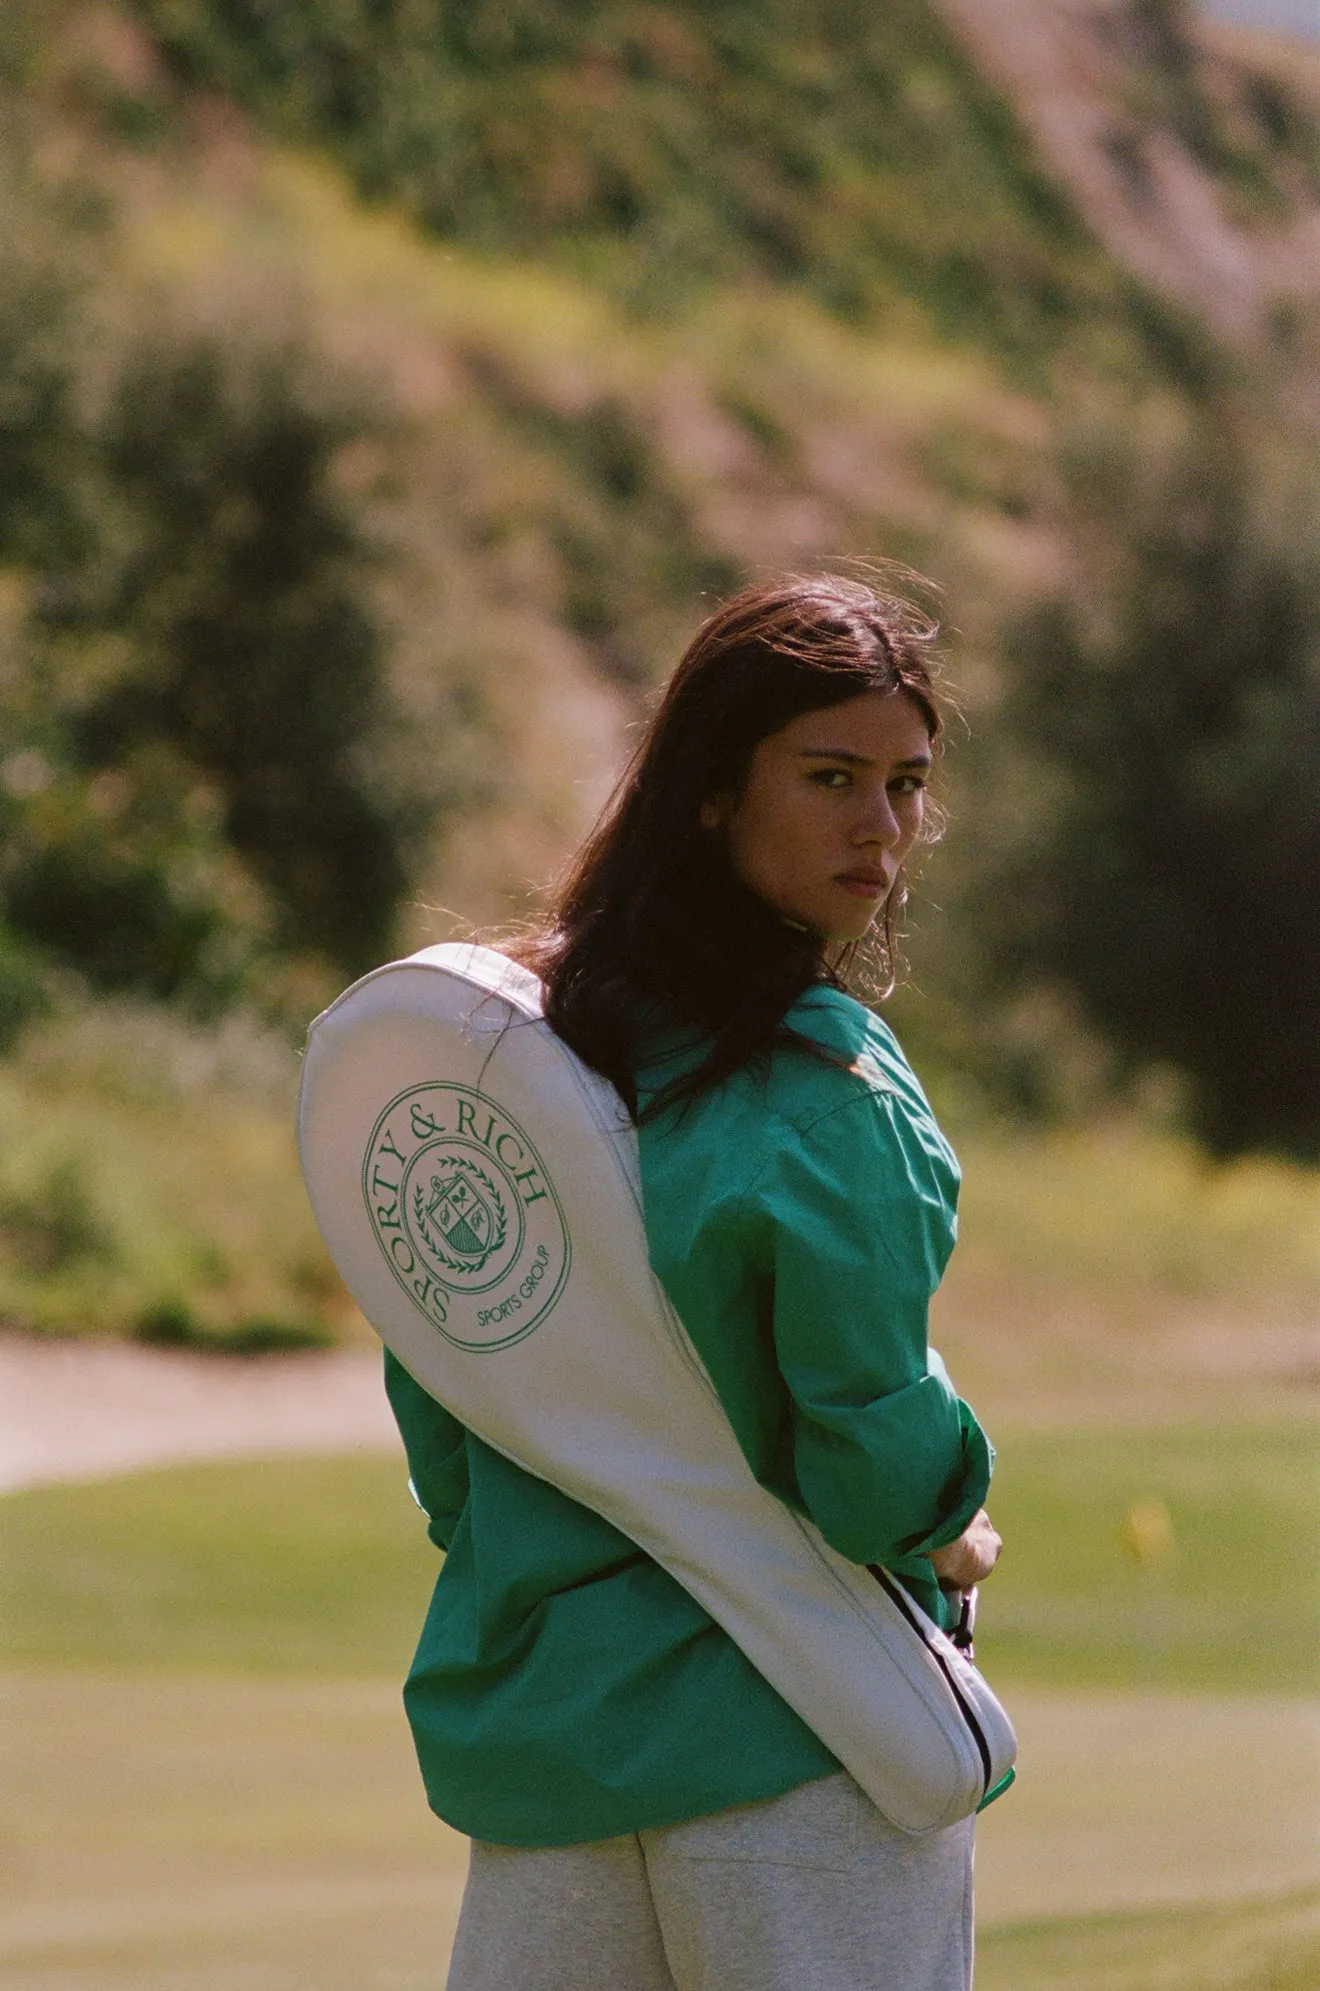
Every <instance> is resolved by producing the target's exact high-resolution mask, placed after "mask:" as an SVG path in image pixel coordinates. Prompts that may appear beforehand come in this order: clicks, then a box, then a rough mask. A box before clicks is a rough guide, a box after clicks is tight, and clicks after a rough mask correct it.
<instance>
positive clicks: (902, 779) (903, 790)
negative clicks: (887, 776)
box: [889, 774, 926, 795]
mask: <svg viewBox="0 0 1320 1991" xmlns="http://www.w3.org/2000/svg"><path fill="white" fill-rule="evenodd" d="M925 786H926V784H925V782H924V781H923V779H922V777H921V776H920V775H919V774H900V776H899V777H898V780H897V781H891V782H890V784H889V792H890V794H891V795H920V794H921V792H922V790H923V789H924V788H925Z"/></svg>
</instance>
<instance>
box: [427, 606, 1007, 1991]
mask: <svg viewBox="0 0 1320 1991" xmlns="http://www.w3.org/2000/svg"><path fill="white" fill-rule="evenodd" d="M932 633H933V632H932V631H931V630H930V629H929V628H928V627H927V626H925V625H923V624H922V623H921V622H920V620H919V619H918V618H917V617H915V616H914V615H913V614H912V612H911V611H910V610H908V609H907V608H906V607H904V606H903V605H902V604H900V603H897V602H895V601H893V600H890V599H888V598H886V597H885V596H883V595H881V594H880V593H878V592H876V591H875V590H873V589H872V588H870V587H867V586H865V585H863V584H862V583H860V582H856V581H851V580H843V579H839V578H835V577H824V578H818V579H810V580H790V581H787V582H784V583H782V584H780V585H776V586H769V587H761V588H754V589H750V590H748V591H747V592H746V593H744V594H742V595H740V596H738V597H737V598H736V599H735V600H733V601H731V602H729V603H728V604H727V605H726V606H725V607H724V608H722V609H721V610H719V611H718V613H716V614H715V615H714V616H712V617H711V618H710V620H709V621H708V622H707V623H706V624H705V625H704V626H703V627H702V629H701V630H700V631H699V632H698V634H697V636H696V638H695V639H694V641H693V643H692V644H691V646H690V647H689V649H688V651H687V653H686V654H685V656H684V657H683V659H682V661H681V662H680V664H679V666H678V669H677V671H676V672H675V675H674V677H673V679H672V681H671V683H670V685H669V687H668V689H667V691H666V693H665V695H664V698H663V699H662V701H661V704H660V707H659V709H658V711H657V713H656V715H655V718H654V720H653V721H652V723H651V725H650V727H649V728H648V730H647V732H646V735H645V737H644V739H643V740H642V743H641V745H640V746H639V748H638V750H637V752H636V754H635V756H634V758H633V760H632V763H631V765H630V767H629V768H628V770H627V772H626V774H625V776H624V778H623V781H622V782H621V784H620V786H619V789H618V790H617V792H616V794H615V796H614V798H613V800H612V802H611V803H610V805H609V807H608V808H607V810H606V812H605V815H604V816H603V818H602V820H601V822H600V824H599V825H598V827H597V829H596V830H595V832H594V833H593V835H592V836H591V838H590V839H589V841H588V843H587V844H586V846H585V848H584V850H583V851H582V853H581V855H580V856H579V858H578V860H577V863H576V865H575V867H574V869H573V871H572V874H571V876H570V877H569V879H568V881H567V884H566V886H565V887H564V889H563V891H562V893H561V894H560V897H559V900H558V903H557V905H556V907H555V908H554V910H553V912H552V914H551V916H550V918H549V919H548V920H547V922H546V924H545V927H544V929H543V930H542V932H541V933H540V934H539V935H538V936H537V937H536V938H535V939H534V940H532V941H531V942H529V943H527V944H525V945H524V946H523V947H522V949H521V950H520V953H521V958H522V959H523V961H524V962H525V963H526V964H527V965H528V966H530V967H532V968H534V969H535V970H536V971H537V973H538V974H539V975H540V976H541V979H542V981H543V984H544V987H545V998H546V1012H547V1015H548V1017H549V1020H550V1022H551V1024H552V1026H553V1027H554V1029H555V1030H556V1031H557V1032H558V1033H559V1035H560V1036H561V1037H562V1038H563V1039H564V1040H565V1041H566V1042H567V1043H568V1044H569V1045H570V1046H571V1047H572V1048H573V1049H574V1050H575V1051H576V1052H577V1053H578V1055H579V1056H580V1057H582V1058H583V1059H585V1061H586V1062H587V1063H588V1064H590V1065H592V1066H593V1067H594V1068H595V1069H596V1070H597V1071H599V1072H601V1073H603V1074H604V1075H605V1076H606V1077H607V1078H608V1079H609V1080H610V1081H611V1082H612V1083H613V1084H614V1085H615V1086H616V1087H617V1088H618V1090H619V1092H620V1093H621V1094H622V1096H623V1097H624V1099H625V1100H626V1101H627V1103H628V1105H629V1108H630V1110H631V1111H632V1112H633V1114H634V1117H635V1118H636V1120H637V1124H638V1136H639V1144H640V1153H641V1168H642V1182H643V1196H644V1205H645V1215H646V1227H647V1240H648V1246H649V1251H650V1257H651V1262H652V1265H653V1266H654V1268H655V1271H656V1273H657V1275H658V1277H659V1279H660V1281H661V1283H662V1284H663V1286H664V1287H665V1290H666V1292H667V1293H668V1295H669V1297H670V1299H671V1301H672V1302H673V1305H674V1307H675V1309H676V1311H677V1313H678V1315H679V1317H680V1319H681V1320H682V1321H683V1323H684V1325H685V1327H686V1329H687V1331H688V1334H689V1335H690V1337H691V1339H692V1341H693V1342H694V1343H695V1345H696V1347H697V1349H698V1350H699V1352H700V1354H701V1356H702V1358H703V1361H704V1362H705V1364H706V1367H707V1369H708V1370H709V1373H710V1376H711V1379H712V1381H713V1382H714V1385H715V1388H716V1390H717V1392H718V1394H719V1396H720V1398H721V1401H722V1403H723V1405H724V1408H725V1410H726V1411H727V1414H728V1416H729V1419H730V1422H731V1424H732V1425H733V1427H734V1430H735V1432H736V1434H737V1436H738V1439H739V1442H740V1444H741V1446H742V1449H743V1451H744V1453H745V1455H746V1457H747V1459H748V1461H749V1463H750V1464H751V1466H752V1468H753V1470H754V1471H755V1473H756V1475H757V1477H758V1478H759V1479H760V1480H761V1482H762V1483H763V1484H764V1485H766V1486H767V1487H769V1488H770V1489H771V1490H772V1491H774V1492H775V1493H776V1494H777V1495H779V1496H780V1497H781V1498H782V1499H783V1500H784V1501H786V1502H787V1503H789V1504H790V1505H791V1506H792V1507H794V1508H796V1509H797V1510H798V1511H801V1512H805V1513H806V1514H808V1515H809V1516H810V1517H811V1519H812V1520H813V1521H814V1522H815V1523H816V1524H817V1526H818V1527H819V1528H820V1529H821V1531H822V1533H823V1534H824V1535H825V1537H826V1539H827V1540H828V1541H829V1542H830V1543H831V1545H832V1546H833V1547H834V1548H836V1549H837V1550H839V1551H840V1552H841V1553H842V1554H843V1555H845V1556H847V1557H848V1558H849V1559H850V1560H852V1561H854V1562H857V1563H865V1564H882V1565H883V1566H884V1567H885V1568H887V1569H888V1570H890V1571H891V1572H893V1573H894V1574H895V1575H896V1576H897V1577H898V1579H899V1580H900V1581H901V1582H902V1583H903V1584H904V1585H905V1586H906V1587H907V1589H908V1590H909V1592H910V1593H911V1594H912V1595H913V1596H914V1597H915V1598H916V1599H917V1600H918V1602H919V1603H920V1604H921V1605H922V1606H923V1607H924V1608H925V1609H926V1610H927V1611H928V1612H929V1613H930V1615H931V1616H932V1617H935V1618H936V1619H937V1621H939V1622H941V1623H943V1624H945V1625H946V1626H949V1625H950V1624H951V1623H952V1622H953V1621H954V1619H955V1618H956V1615H957V1605H958V1593H959V1592H960V1591H962V1590H963V1589H965V1588H967V1587H969V1586H971V1585H972V1584H974V1583H976V1582H978V1581H979V1580H980V1579H982V1578H983V1577H985V1576H986V1575H988V1574H989V1572H990V1569H991V1568H992V1567H993V1564H994V1561H995V1558H996V1556H997V1554H998V1549H999V1540H998V1537H997V1536H996V1534H995V1532H994V1530H993V1528H992V1527H991V1525H990V1523H989V1521H988V1519H987V1517H986V1515H985V1512H984V1510H983V1508H982V1505H981V1503H982V1500H983V1498H984V1495H985V1490H986V1486H987V1483H988V1480H989V1475H990V1463H991V1454H990V1449H989V1446H988V1444H987V1442H986V1440H985V1438H984V1436H983V1434H982V1432H981V1431H980V1428H979V1426H978V1425H977V1423H976V1420H975V1418H974V1416H973V1415H972V1413H971V1411H970V1410H969V1409H968V1408H967V1406H966V1405H965V1404H963V1403H961V1402H960V1401H959V1399H958V1398H957V1397H956V1396H955V1395H954V1393H953V1390H952V1388H951V1386H950V1384H949V1381H948V1378H947V1376H946V1374H945V1371H944V1368H943V1365H942V1363H941V1362H940V1360H939V1357H938V1356H937V1355H936V1354H935V1353H934V1352H933V1351H932V1350H931V1349H930V1348H929V1347H928V1344H927V1340H926V1313H927V1306H928V1302H929V1299H930V1295H931V1293H932V1292H933V1290H934V1288H935V1286H936V1284H937V1283H938V1280H939V1278H940V1275H941V1273H942V1271H943V1268H944V1264H945V1262H946V1260H947V1257H948V1254H949V1251H950V1249H951V1247H952V1242H953V1234H954V1204H955V1198H956V1190H957V1166H956V1163H955V1161H954V1158H953V1155H952V1153H951V1151H950V1150H949V1148H948V1146H947V1144H946V1142H945V1141H944V1139H943V1136H942V1135H941V1134H940V1132H939V1130H938V1128H937V1127H936V1125H935V1122H934V1120H933V1118H932V1116H931V1113H930V1109H929V1107H928V1105H927V1103H926V1101H925V1098H924V1096H923V1094H922V1092H921V1089H920V1087H919V1085H918V1083H917V1081H916V1079H915V1077H914V1076H913V1074H912V1072H911V1070H910V1068H909V1067H908V1065H907V1063H906V1061H905V1060H904V1058H903V1055H902V1053H901V1051H900V1050H899V1047H898V1045H897V1043H896V1042H895V1040H894V1038H893V1036H892V1034H891V1033H890V1031H889V1030H888V1029H887V1028H886V1027H885V1025H884V1024H883V1023H881V1022H880V1021H879V1020H878V1019H877V1018H876V1017H875V1016H874V1015H872V1014H871V1013H870V1012H869V1011H868V1010H866V1009H865V1008H863V1006H862V1005H861V1004H860V1003H858V1002H857V1001H855V1000H854V999H853V998H852V997H851V996H849V995H848V994H846V993H845V991H844V988H843V983H842V977H843V974H844V972H845V969H846V967H847V966H848V965H849V963H850V961H851V959H852V958H853V956H854V954H855V953H856V951H857V949H858V946H859V943H861V942H862V941H863V939H864V937H865V936H866V935H867V934H868V932H870V931H871V930H872V929H873V928H875V929H876V934H877V943H878V946H879V948H880V951H881V952H882V954H883V955H884V957H885V961H886V964H887V965H889V964H891V963H892V953H893V940H894V922H895V917H896V914H897V911H898V909H899V907H900V905H901V902H902V896H903V865H904V862H905V860H906V858H907V856H908V854H909V852H910V851H911V850H912V849H913V847H914V845H915V844H916V843H917V841H918V840H919V838H920V837H921V834H922V830H923V825H924V822H925V806H926V785H927V781H928V778H929V774H930V769H931V765H932V760H933V756H934V753H935V751H936V747H937V743H938V740H939V734H940V714H939V709H938V706H937V703H936V697H935V692H934V688H933V684H932V679H931V671H930V666H929V663H928V661H927V655H928V649H929V642H930V638H931V635H932ZM388 1360H389V1367H388V1377H387V1380H388V1387H389V1391H390V1397H391V1401H392V1403H393V1405H394V1408H395V1412H396V1415H397V1417H398V1420H399V1424H400V1428H401V1430H402V1432H403V1436H404V1441H405V1444H406V1446H407V1451H408V1457H409V1462H410V1466H411V1470H412V1475H413V1482H414V1486H415V1488H416V1490H417V1494H418V1498H419V1500H420V1502H421V1504H422V1506H423V1507H424V1508H425V1509H426V1511H427V1513H428V1515H429V1516H430V1522H431V1534H432V1537H433V1539H434V1540H435V1541H436V1542H437V1543H438V1544H439V1545H440V1546H441V1547H442V1548H444V1549H445V1550H446V1551H447V1559H446V1563H445V1567H444V1570H443V1572H442V1574H441V1576H440V1579H439V1582H438V1584H437V1587H436V1593H435V1598H434V1600H433V1603H432V1607H431V1611H430V1614H429V1616H428V1619H427V1623H426V1628H425V1630H424V1632H423V1636H422V1641H421V1645H420V1647H419V1650H418V1653H417V1658H416V1660H415V1663H414V1666H413V1670H412V1674H411V1676H410V1679H409V1682H408V1687H407V1690H406V1697H405V1698H406V1702H407V1707H408V1712H409V1717H410V1720H411V1722H412V1726H413V1731H414V1736H415V1739H416V1742H417V1748H418V1754H419V1758H420V1761H421V1765H422V1770H423V1774H424V1776H425V1779H426V1784H427V1789H428V1793H429V1795H430V1798H431V1802H432V1804H433V1806H434V1808H435V1809H436V1810H437V1811H438V1812H439V1813H440V1814H441V1815H442V1816H443V1817H445V1818H447V1819H448V1820H449V1821H450V1822H451V1823H453V1824H455V1825H457V1826H458V1827H459V1828H460V1829H461V1830H463V1831H465V1832H468V1833H469V1834H470V1835H471V1836H472V1838H473V1841H474V1844H473V1850H472V1865H471V1871H470V1875H469V1881H468V1887H467V1892H466V1894H465V1897H464V1903H463V1910H462V1915H461V1918H460V1923H459V1929H458V1936H457V1942H456V1946H455V1952H454V1961H453V1966H452V1972H451V1976H450V1980H449V1982H450V1987H451V1991H496V1987H500V1991H506V1987H517V1991H861V1987H868V1991H870V1988H871V1987H874V1991H966V1987H967V1986H968V1985H969V1984H970V1981H971V1860H972V1829H971V1821H970V1820H967V1821H965V1822H964V1823H963V1824H961V1825H958V1826H954V1827H952V1828H950V1829H949V1830H947V1831H944V1832H941V1833H939V1834H937V1835H936V1836H935V1837H934V1838H933V1839H929V1840H922V1841H914V1840H912V1839H909V1838H906V1837H905V1836H904V1835H902V1834H901V1833H899V1832H897V1831H895V1830H894V1828H892V1827H891V1826H889V1825H888V1824H886V1822H885V1821H884V1820H883V1819H882V1818H881V1817H880V1816H879V1814H878V1813H877V1812H876V1811H875V1809H874V1807H873V1806H872V1805H871V1804H870V1802H869V1800H867V1799H866V1798H865V1797H864V1796H863V1794H862V1793H861V1791H860V1790H859V1789H858V1787H857V1785H856V1784H855V1783H853V1781H852V1780H851V1778H849V1777H848V1776H847V1775H846V1774H845V1773H844V1772H843V1771H842V1770H841V1769H840V1768H839V1765H838V1764H837V1762H836V1761H835V1759H834V1758H833V1757H832V1756H831V1755H830V1753H829V1751H828V1750H827V1749H826V1748H825V1747H824V1745H823V1744H822V1743H821V1742H820V1741H819V1739H818V1738H817V1737H816V1736H815V1735H814V1734H813V1733H812V1732H811V1731H810V1730H809V1729H808V1728H807V1727H806V1726H805V1724H804V1723H803V1722H802V1721H801V1719H800V1718H799V1717H798V1716H797V1715H796V1714H795V1713H793V1712H792V1710H790V1709H789V1708H788V1706H787V1705H786V1704H785V1703H784V1702H783V1701H782V1700H780V1699H779V1697H778V1696H777V1695H776V1694H775V1693H774V1691H773V1690H772V1689H771V1688H770V1687H769V1686H768V1685H767V1683H766V1682H765V1681H764V1680H763V1679H762V1678H761V1676H760V1675H759V1674H758V1673H757V1672H756V1671H755V1669H754V1668H753V1667H752V1666H751V1665H750V1663H749V1662H748V1661H747V1660H746V1659H745V1658H744V1657H743V1655H742V1653H741V1652H740V1651H739V1649H738V1648H737V1647H736V1646H735V1645H734V1644H733V1643H732V1641H731V1640H730V1639H729V1638H728V1636H727V1635H726V1634H725V1633H724V1632H723V1631H721V1630H720V1629H719V1628H718V1627H717V1626H716V1625H715V1624H714V1623H713V1622H712V1620H711V1619H710V1618H709V1617H708V1616H707V1615H706V1613H705V1612H704V1611H703V1610H702V1609H701V1608H700V1606H698V1605H697V1604H696V1603H695V1602H694V1601H693V1599H692V1598H690V1597H689V1596H688V1595H687V1593H686V1592H685V1591H684V1590H683V1589H682V1588H681V1587H680V1586H679V1585H678V1583H677V1582H676V1581H675V1580H674V1579H673V1578H672V1577H670V1576H669V1575H668V1574H666V1573H665V1572H664V1571H663V1570H661V1569H660V1567H659V1566H658V1565H657V1564H656V1563H654V1562H652V1561H651V1560H650V1559H649V1558H648V1557H647V1556H645V1555H644V1554H642V1553H641V1552H640V1551H639V1550H638V1549H637V1548H636V1547H635V1546H634V1545H633V1544H632V1543H631V1542H630V1541H629V1540H628V1539H627V1538H626V1537H624V1536H623V1535H621V1534H620V1533H618V1532H617V1531H616V1530H615V1529H614V1528H613V1527H612V1526H610V1525H609V1524H608V1523H607V1522H605V1521H604V1520H602V1519H601V1518H600V1517H599V1516H597V1515H595V1514H593V1513H591V1512H589V1511H588V1510H586V1509H585V1508H583V1507H580V1506H578V1505H577V1504H576V1503H574V1502H573V1501H571V1500H570V1499H568V1497H567V1496H566V1495H564V1494H561V1493H559V1492H558V1491H557V1490H556V1489H554V1488H553V1487H551V1486H548V1485H547V1484H545V1483H544V1482H543V1481H540V1480H536V1479H533V1478H532V1477H531V1476H530V1475H528V1474H526V1473H523V1472H522V1471H520V1470H519V1469H518V1468H517V1467H515V1466H513V1465H512V1464H511V1463H509V1462H508V1461H507V1460H505V1459H503V1458H502V1457H500V1456H499V1455H497V1454H495V1453H494V1452H492V1451H490V1450H489V1449H488V1448H487V1447H485V1446H483V1445H482V1444H481V1443H480V1442H479V1441H478V1440H477V1439H476V1438H475V1437H473V1436H472V1434H470V1433H468V1432H466V1431H465V1430H464V1429H463V1427H462V1426H461V1425H460V1424H459V1423H457V1421H456V1420H455V1419H453V1418H452V1417H451V1416H449V1414H448V1413H447V1412H446V1411H444V1410H443V1409H442V1408H441V1407H440V1406H439V1405H438V1404H436V1403H435V1402H434V1401H433V1400H432V1399H430V1398H429V1397H428V1396H426V1395H425V1393H424V1392H423V1391H422V1390H421V1389H420V1388H419V1387H418V1386H417V1384H416V1383H414V1382H413V1381H412V1379H411V1378H410V1377H409V1376H408V1375H407V1373H406V1372H405V1371H404V1370H403V1369H402V1368H401V1367H400V1366H399V1365H398V1364H397V1363H396V1362H395V1361H393V1359H392V1358H388Z"/></svg>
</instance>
